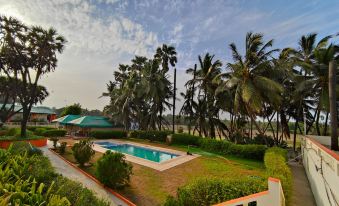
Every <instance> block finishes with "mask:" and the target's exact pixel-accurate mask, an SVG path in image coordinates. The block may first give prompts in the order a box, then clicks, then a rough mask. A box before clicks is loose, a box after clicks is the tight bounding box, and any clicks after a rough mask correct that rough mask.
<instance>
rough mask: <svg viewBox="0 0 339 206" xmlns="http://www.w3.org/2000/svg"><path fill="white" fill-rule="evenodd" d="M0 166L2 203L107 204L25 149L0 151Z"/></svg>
mask: <svg viewBox="0 0 339 206" xmlns="http://www.w3.org/2000/svg"><path fill="white" fill-rule="evenodd" d="M20 146H22V147H24V148H27V146H26V145H23V144H21V143H20V144H17V145H16V148H17V149H16V150H18V151H19V150H20ZM12 149H13V148H12ZM12 152H13V151H12ZM0 168H1V169H0V176H1V178H0V185H2V190H1V191H0V202H1V203H2V204H3V205H54V206H57V205H62V206H67V205H72V206H82V205H91V206H108V205H109V204H108V203H107V202H105V201H103V200H99V199H98V198H96V196H95V195H94V193H93V192H92V191H90V190H88V189H87V188H84V187H83V186H82V185H81V184H80V183H79V182H75V181H72V180H69V179H67V178H65V177H62V176H60V175H58V174H56V173H55V172H54V169H53V167H52V165H51V163H50V161H49V160H48V158H47V157H45V156H37V155H34V156H31V157H30V156H28V155H26V153H25V152H24V153H22V152H19V153H11V152H10V150H0ZM48 191H49V192H48ZM19 202H20V204H19ZM15 203H17V204H15Z"/></svg>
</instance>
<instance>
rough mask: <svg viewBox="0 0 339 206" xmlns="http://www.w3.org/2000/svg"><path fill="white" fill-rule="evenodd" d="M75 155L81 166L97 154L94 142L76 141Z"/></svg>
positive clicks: (73, 148)
mask: <svg viewBox="0 0 339 206" xmlns="http://www.w3.org/2000/svg"><path fill="white" fill-rule="evenodd" d="M72 151H73V155H74V158H75V159H76V161H77V162H78V163H79V164H80V166H81V167H83V166H84V164H85V163H87V162H89V160H90V159H91V158H92V157H93V155H94V154H95V151H94V150H93V142H92V141H90V140H81V141H80V142H78V143H75V144H74V145H73V147H72Z"/></svg>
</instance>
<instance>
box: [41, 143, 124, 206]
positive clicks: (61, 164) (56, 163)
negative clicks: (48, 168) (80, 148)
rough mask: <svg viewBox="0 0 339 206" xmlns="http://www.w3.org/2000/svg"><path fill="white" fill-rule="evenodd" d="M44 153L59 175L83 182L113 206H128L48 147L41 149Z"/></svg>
mask: <svg viewBox="0 0 339 206" xmlns="http://www.w3.org/2000/svg"><path fill="white" fill-rule="evenodd" d="M41 149H42V151H43V152H44V155H45V156H47V157H48V158H49V160H50V161H51V163H52V165H53V167H54V168H55V170H56V172H57V173H59V174H62V175H63V176H65V177H67V178H69V179H71V180H75V181H78V182H81V183H82V184H83V185H84V186H85V187H87V188H88V189H90V190H92V191H93V192H95V193H96V194H97V196H98V197H99V198H103V199H105V200H107V201H109V203H110V204H111V205H112V206H126V205H127V204H126V203H125V202H123V201H122V200H120V199H119V198H118V197H116V196H114V195H113V194H111V193H110V192H108V191H106V190H105V189H104V188H102V187H101V186H100V185H98V184H97V183H96V182H94V181H93V180H91V179H89V178H88V177H87V176H85V175H84V174H82V173H81V172H79V171H78V170H76V169H74V168H73V167H71V166H70V165H69V164H67V163H66V162H65V161H63V160H62V159H60V157H58V156H57V155H55V154H54V153H53V152H51V151H50V150H48V147H44V148H41Z"/></svg>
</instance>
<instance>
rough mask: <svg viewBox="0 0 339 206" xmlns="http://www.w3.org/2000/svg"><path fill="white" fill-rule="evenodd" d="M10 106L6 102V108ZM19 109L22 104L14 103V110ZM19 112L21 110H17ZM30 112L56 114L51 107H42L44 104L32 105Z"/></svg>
mask: <svg viewBox="0 0 339 206" xmlns="http://www.w3.org/2000/svg"><path fill="white" fill-rule="evenodd" d="M2 105H3V104H1V103H0V107H1V106H2ZM11 106H12V105H11V104H7V105H6V108H9V107H11ZM19 110H22V106H21V105H15V106H14V111H16V112H18V111H19ZM21 112H22V111H19V113H21ZM31 113H34V114H56V113H55V112H54V110H53V109H51V108H49V107H44V106H37V107H32V109H31Z"/></svg>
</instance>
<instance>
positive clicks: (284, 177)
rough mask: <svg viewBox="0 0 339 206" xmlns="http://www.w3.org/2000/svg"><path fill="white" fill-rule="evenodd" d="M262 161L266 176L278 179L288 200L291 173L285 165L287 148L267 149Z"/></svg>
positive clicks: (290, 190)
mask: <svg viewBox="0 0 339 206" xmlns="http://www.w3.org/2000/svg"><path fill="white" fill-rule="evenodd" d="M264 163H265V167H266V173H267V176H268V177H274V178H278V179H280V181H281V184H282V187H283V190H284V194H285V197H286V200H287V202H288V201H289V200H290V197H291V192H292V173H291V169H290V168H289V167H288V165H287V150H284V149H282V148H278V147H272V148H270V149H268V150H267V151H266V153H265V158H264Z"/></svg>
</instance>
